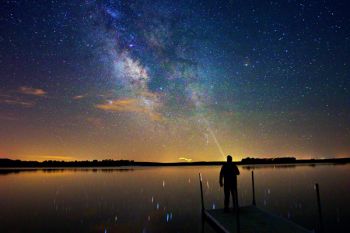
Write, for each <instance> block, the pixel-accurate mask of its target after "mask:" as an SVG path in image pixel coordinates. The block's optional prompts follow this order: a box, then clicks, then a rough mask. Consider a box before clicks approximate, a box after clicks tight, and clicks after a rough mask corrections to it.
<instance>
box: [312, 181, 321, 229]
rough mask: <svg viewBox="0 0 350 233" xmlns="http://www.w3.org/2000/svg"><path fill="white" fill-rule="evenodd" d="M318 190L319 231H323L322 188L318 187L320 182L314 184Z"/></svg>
mask: <svg viewBox="0 0 350 233" xmlns="http://www.w3.org/2000/svg"><path fill="white" fill-rule="evenodd" d="M314 188H315V190H316V196H317V207H318V217H319V221H320V222H319V224H320V225H319V232H321V233H322V232H323V219H322V211H321V199H320V190H319V187H318V183H316V184H315V186H314Z"/></svg>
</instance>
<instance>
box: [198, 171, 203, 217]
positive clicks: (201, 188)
mask: <svg viewBox="0 0 350 233" xmlns="http://www.w3.org/2000/svg"><path fill="white" fill-rule="evenodd" d="M199 187H200V190H201V204H202V214H204V199H203V185H202V174H201V173H199Z"/></svg>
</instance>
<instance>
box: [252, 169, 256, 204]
mask: <svg viewBox="0 0 350 233" xmlns="http://www.w3.org/2000/svg"><path fill="white" fill-rule="evenodd" d="M252 188H253V205H254V206H256V202H255V187H254V171H252Z"/></svg>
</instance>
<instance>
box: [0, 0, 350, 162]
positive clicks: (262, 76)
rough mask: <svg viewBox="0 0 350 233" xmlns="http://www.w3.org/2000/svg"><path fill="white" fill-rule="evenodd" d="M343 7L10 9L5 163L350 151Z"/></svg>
mask: <svg viewBox="0 0 350 233" xmlns="http://www.w3.org/2000/svg"><path fill="white" fill-rule="evenodd" d="M348 10H350V7H349V5H348V3H347V2H346V1H292V0H290V1H74V2H71V1H45V2H42V1H40V4H39V2H35V1H7V2H5V3H4V4H3V7H2V8H1V9H0V13H1V16H0V17H1V18H0V25H1V31H2V33H1V36H0V49H1V50H0V75H1V82H2V84H1V88H0V91H1V92H0V123H1V126H2V128H3V130H1V132H0V139H1V142H2V143H1V144H0V156H1V157H10V158H22V159H38V160H44V159H51V158H52V159H55V158H57V159H58V158H59V159H60V158H62V159H94V158H98V159H101V158H114V159H118V158H125V159H135V160H157V161H177V160H179V158H181V159H180V160H183V159H184V158H186V159H189V160H191V159H192V161H196V160H218V159H223V158H224V155H225V154H228V153H230V154H233V155H234V158H236V159H240V158H242V157H246V156H257V157H259V156H264V157H276V156H296V157H299V158H305V157H307V158H309V157H313V158H316V157H318V158H321V157H342V156H348V155H349V153H350V147H349V143H348V142H349V140H350V124H349V123H350V122H349V119H350V109H349V106H350V93H349V88H350V84H349V70H350V69H349V63H350V56H349V54H350V48H349V42H350V28H349V26H348V25H350V19H349V17H348V16H347V12H348Z"/></svg>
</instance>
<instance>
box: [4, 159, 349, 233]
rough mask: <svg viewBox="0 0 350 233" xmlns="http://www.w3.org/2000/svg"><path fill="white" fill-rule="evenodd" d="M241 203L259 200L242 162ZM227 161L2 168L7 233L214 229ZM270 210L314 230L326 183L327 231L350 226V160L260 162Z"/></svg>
mask: <svg viewBox="0 0 350 233" xmlns="http://www.w3.org/2000/svg"><path fill="white" fill-rule="evenodd" d="M239 168H240V171H241V175H240V176H239V179H238V182H239V184H238V187H239V201H240V205H247V204H250V203H251V200H252V198H251V196H252V195H251V176H250V175H251V170H248V169H247V168H243V167H239ZM219 169H220V168H219V167H216V166H214V167H162V168H132V169H122V170H118V169H102V170H101V169H97V170H96V169H95V170H93V169H76V170H72V169H70V170H28V171H20V172H18V171H17V172H13V170H12V171H8V170H7V171H4V170H2V171H1V172H0V232H1V233H5V232H29V233H31V232H50V233H53V232H101V233H105V232H125V233H129V232H130V233H134V232H140V233H146V232H170V233H172V232H174V233H175V232H179V233H180V232H206V233H211V232H214V231H213V230H212V229H211V227H210V226H209V225H207V224H205V225H204V227H203V226H202V224H201V218H200V216H201V215H200V192H199V183H198V173H199V172H201V173H203V180H204V196H205V205H206V208H222V206H223V190H222V189H220V187H219V185H218V173H219ZM254 172H255V178H256V179H255V183H256V186H255V187H256V200H257V205H258V206H259V207H261V208H262V209H265V210H268V211H270V212H273V213H275V214H277V215H281V216H283V217H286V218H289V219H290V220H292V221H294V222H297V223H298V224H300V225H302V226H304V227H306V228H308V229H314V228H315V226H316V225H317V219H318V218H317V206H316V195H315V190H314V187H313V185H314V183H316V182H317V183H319V184H320V191H321V201H322V211H323V217H324V225H325V228H326V232H349V230H350V227H349V222H350V221H349V219H350V208H349V207H350V192H349V191H350V179H349V178H350V165H337V166H334V165H320V166H315V167H312V166H291V167H255V168H254Z"/></svg>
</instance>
